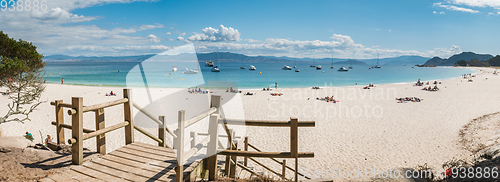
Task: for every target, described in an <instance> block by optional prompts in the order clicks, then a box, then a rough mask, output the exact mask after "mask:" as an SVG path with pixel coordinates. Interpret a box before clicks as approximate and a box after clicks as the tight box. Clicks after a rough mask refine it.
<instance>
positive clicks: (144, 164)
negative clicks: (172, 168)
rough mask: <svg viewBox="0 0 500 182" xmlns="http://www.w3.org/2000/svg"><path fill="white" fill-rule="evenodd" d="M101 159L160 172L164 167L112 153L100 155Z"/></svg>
mask: <svg viewBox="0 0 500 182" xmlns="http://www.w3.org/2000/svg"><path fill="white" fill-rule="evenodd" d="M101 159H104V160H108V161H113V162H116V163H121V164H125V165H130V166H135V167H137V168H141V169H144V170H148V171H152V172H159V173H161V172H162V171H164V169H165V168H163V167H158V166H154V165H149V164H148V163H147V162H142V161H141V162H139V161H133V160H130V159H128V158H123V157H118V156H113V155H105V156H102V157H101ZM165 173H166V172H165Z"/></svg>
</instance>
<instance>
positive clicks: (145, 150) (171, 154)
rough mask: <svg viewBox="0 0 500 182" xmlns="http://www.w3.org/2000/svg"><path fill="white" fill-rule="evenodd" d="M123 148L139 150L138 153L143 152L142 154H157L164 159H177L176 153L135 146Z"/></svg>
mask: <svg viewBox="0 0 500 182" xmlns="http://www.w3.org/2000/svg"><path fill="white" fill-rule="evenodd" d="M122 148H125V149H133V150H138V151H142V152H147V153H149V154H155V155H159V156H162V157H164V156H168V157H173V158H175V153H174V152H167V151H155V150H154V149H149V148H145V147H140V146H133V145H127V146H123V147H122Z"/></svg>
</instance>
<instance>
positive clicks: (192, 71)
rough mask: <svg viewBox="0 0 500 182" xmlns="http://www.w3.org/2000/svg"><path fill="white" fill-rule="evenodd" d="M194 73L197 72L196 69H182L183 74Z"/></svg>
mask: <svg viewBox="0 0 500 182" xmlns="http://www.w3.org/2000/svg"><path fill="white" fill-rule="evenodd" d="M196 73H198V71H196V70H192V69H188V68H186V71H184V74H196Z"/></svg>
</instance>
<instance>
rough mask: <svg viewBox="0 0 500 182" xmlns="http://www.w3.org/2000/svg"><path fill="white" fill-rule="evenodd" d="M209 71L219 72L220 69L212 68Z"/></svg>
mask: <svg viewBox="0 0 500 182" xmlns="http://www.w3.org/2000/svg"><path fill="white" fill-rule="evenodd" d="M210 71H212V72H220V69H219V67H217V66H214V67H213V68H212V69H210Z"/></svg>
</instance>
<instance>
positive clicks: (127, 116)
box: [123, 89, 134, 144]
mask: <svg viewBox="0 0 500 182" xmlns="http://www.w3.org/2000/svg"><path fill="white" fill-rule="evenodd" d="M123 98H127V99H128V102H126V103H124V104H123V114H124V116H123V118H124V120H125V121H128V122H129V125H127V126H125V144H130V143H134V116H133V115H132V113H133V112H132V109H133V108H132V104H131V103H132V102H133V100H132V89H123Z"/></svg>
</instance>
